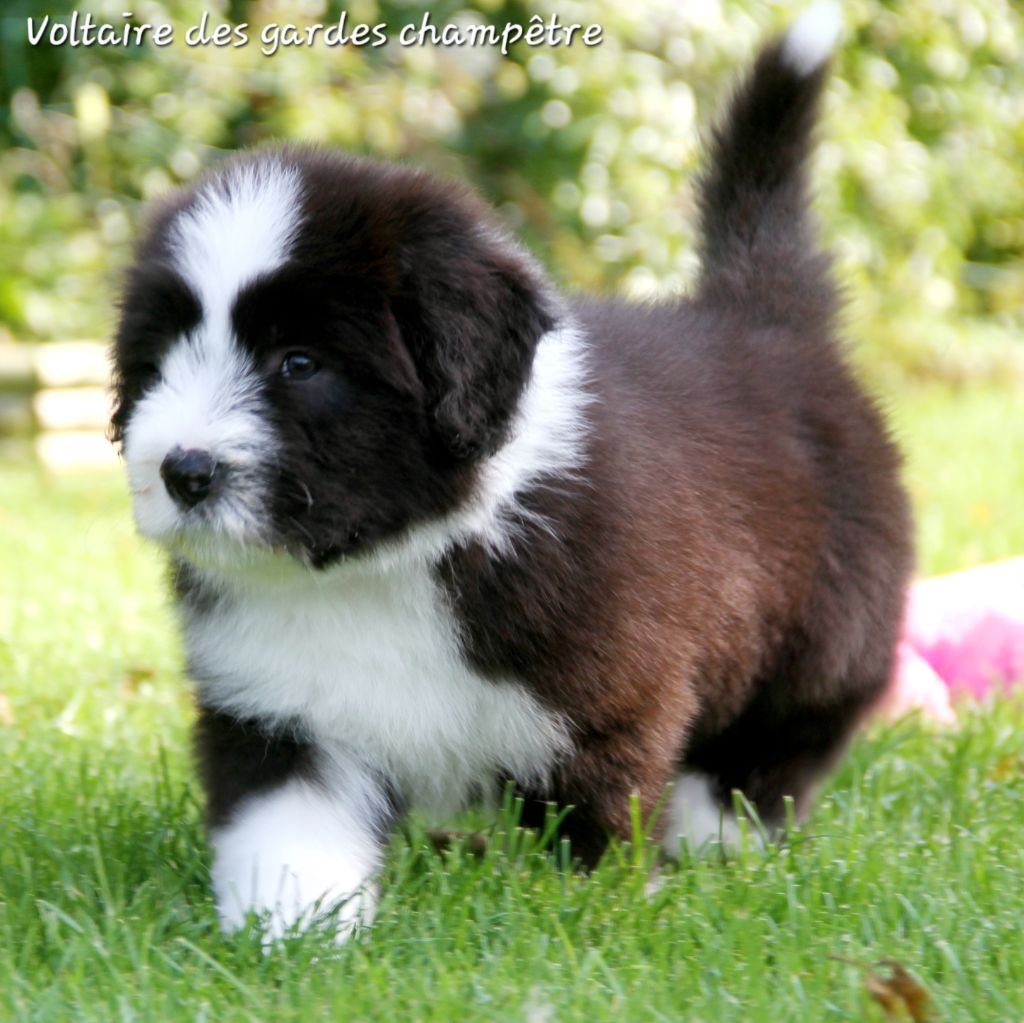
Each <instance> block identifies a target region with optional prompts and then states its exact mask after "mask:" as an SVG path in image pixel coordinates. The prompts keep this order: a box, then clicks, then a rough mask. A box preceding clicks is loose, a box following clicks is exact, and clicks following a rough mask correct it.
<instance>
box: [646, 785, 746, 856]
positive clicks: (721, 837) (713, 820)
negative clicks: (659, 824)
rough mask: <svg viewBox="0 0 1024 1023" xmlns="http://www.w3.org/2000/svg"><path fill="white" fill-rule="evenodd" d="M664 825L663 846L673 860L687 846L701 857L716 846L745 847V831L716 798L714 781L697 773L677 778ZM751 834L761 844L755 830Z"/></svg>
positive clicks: (670, 795)
mask: <svg viewBox="0 0 1024 1023" xmlns="http://www.w3.org/2000/svg"><path fill="white" fill-rule="evenodd" d="M664 821H665V831H664V837H663V838H662V840H661V845H662V849H663V850H664V852H665V855H666V856H671V857H672V858H673V859H678V857H679V851H680V848H681V847H682V846H683V845H685V846H686V847H687V848H688V849H689V850H690V851H691V852H694V853H698V854H700V853H705V852H707V851H708V850H709V849H711V848H712V847H714V846H719V847H722V848H725V849H738V848H740V846H741V845H742V844H743V830H742V829H741V828H740V825H739V822H738V821H737V820H736V815H735V814H734V813H733V812H732V810H731V809H728V808H727V807H724V806H722V804H721V803H720V802H719V801H718V800H717V799H716V798H715V797H714V795H713V794H712V791H711V781H710V779H709V778H708V777H707V776H706V775H703V774H698V773H696V772H693V771H683V772H682V774H680V775H679V777H678V778H676V781H675V784H674V785H673V786H672V791H671V792H670V793H669V796H668V800H667V803H666V806H665V810H664ZM749 834H750V835H751V836H752V838H753V839H754V841H755V842H757V843H758V844H761V836H760V833H759V832H758V831H757V830H756V829H755V828H753V827H752V828H751V829H750V832H749Z"/></svg>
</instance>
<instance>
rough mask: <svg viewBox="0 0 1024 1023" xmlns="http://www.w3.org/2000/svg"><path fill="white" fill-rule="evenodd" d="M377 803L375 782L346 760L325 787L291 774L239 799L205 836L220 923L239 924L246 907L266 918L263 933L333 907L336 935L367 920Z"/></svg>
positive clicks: (372, 895) (372, 898)
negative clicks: (227, 819) (211, 856)
mask: <svg viewBox="0 0 1024 1023" xmlns="http://www.w3.org/2000/svg"><path fill="white" fill-rule="evenodd" d="M383 802H384V800H383V796H382V795H381V793H380V790H379V788H378V787H377V786H376V785H374V783H373V782H372V781H371V780H370V779H369V778H367V777H366V776H365V775H363V774H361V773H359V772H358V771H356V770H354V769H352V768H351V767H350V766H349V767H348V768H347V769H345V770H334V771H333V777H332V779H331V787H330V791H329V792H328V790H327V789H325V788H322V787H321V786H319V785H317V784H316V783H314V782H311V781H308V780H305V779H292V780H291V781H289V782H287V783H286V784H285V785H283V786H282V787H281V788H279V789H275V790H273V791H271V792H269V793H266V794H260V795H257V796H253V797H251V798H250V799H249V800H247V801H246V802H244V803H243V804H242V805H241V806H240V807H239V808H238V809H237V810H236V812H235V814H234V816H233V818H232V819H231V821H230V823H228V824H227V825H225V826H224V827H221V828H217V829H215V830H214V832H213V835H212V836H211V837H212V840H213V847H214V861H213V868H212V871H211V873H212V878H213V888H214V892H215V894H216V897H217V912H218V915H219V917H220V921H221V925H222V926H223V927H224V929H225V930H237V929H238V928H240V927H241V926H242V925H243V924H244V923H245V922H246V915H247V914H248V913H250V912H255V913H258V914H261V915H264V916H265V917H266V935H267V937H268V938H269V939H275V938H281V937H284V935H285V934H286V933H287V932H288V931H289V930H290V929H291V928H292V927H295V926H296V925H298V926H300V927H302V926H308V925H309V924H310V923H312V922H313V920H314V919H315V917H316V916H317V915H318V914H322V913H325V912H328V911H332V910H336V914H335V917H334V922H335V924H336V926H337V932H336V933H337V937H338V939H339V940H343V939H344V938H346V937H348V935H349V934H351V932H352V930H353V929H354V928H355V927H357V926H359V925H364V924H369V923H371V922H372V920H373V914H374V909H375V905H376V892H375V886H374V881H373V875H374V872H375V871H376V869H377V867H378V866H379V864H380V859H381V850H380V842H379V840H378V838H377V837H376V835H375V834H374V832H373V828H372V823H373V821H374V820H375V819H379V816H380V814H381V813H382V812H384V806H383Z"/></svg>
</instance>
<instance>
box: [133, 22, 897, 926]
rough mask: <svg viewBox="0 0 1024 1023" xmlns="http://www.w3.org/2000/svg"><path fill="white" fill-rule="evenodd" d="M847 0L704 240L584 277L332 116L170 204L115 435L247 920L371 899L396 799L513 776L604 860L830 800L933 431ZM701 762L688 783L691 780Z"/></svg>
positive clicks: (735, 107)
mask: <svg viewBox="0 0 1024 1023" xmlns="http://www.w3.org/2000/svg"><path fill="white" fill-rule="evenodd" d="M837 31H838V20H837V18H836V17H835V15H834V13H832V12H831V10H830V9H828V8H824V9H812V11H811V12H810V13H809V14H807V15H805V16H804V18H803V19H801V20H800V21H798V22H797V24H796V25H795V26H794V27H793V29H792V30H791V31H790V32H789V33H788V35H786V36H785V37H784V38H782V39H780V40H778V41H776V42H775V43H773V44H771V45H769V46H768V47H767V48H766V49H765V50H764V51H763V52H762V53H761V55H760V57H759V58H758V59H757V61H756V64H755V65H754V68H753V70H752V72H751V73H750V74H749V76H748V77H747V79H746V81H745V83H743V84H742V86H741V87H740V88H739V90H738V92H737V93H736V94H735V96H734V98H733V99H732V102H731V105H730V106H729V108H728V112H727V116H726V117H725V119H724V121H723V123H722V125H721V127H720V129H719V131H718V132H717V133H716V134H715V136H714V139H713V142H712V145H711V153H710V160H709V167H708V170H707V172H706V174H705V176H704V178H703V181H702V191H701V230H702V235H701V237H702V243H701V255H702V271H701V275H700V279H699V281H698V283H697V285H696V288H695V291H694V293H693V295H692V297H690V298H688V299H674V300H670V301H666V302H664V303H662V304H660V305H655V306H636V305H628V304H625V303H621V302H617V301H614V300H606V299H596V298H593V299H591V298H578V297H571V298H566V297H563V296H560V295H559V294H558V293H556V291H555V289H554V288H553V287H552V285H551V284H550V283H549V281H548V280H547V279H546V278H545V276H544V275H543V273H542V272H541V271H540V270H539V269H538V267H537V266H536V265H535V264H534V263H533V262H532V261H531V260H530V259H529V258H528V257H527V256H525V255H524V253H523V252H522V251H521V250H520V249H518V248H517V247H516V246H515V245H514V244H513V243H512V242H511V241H510V240H509V239H508V238H507V237H506V236H505V234H504V233H503V232H502V230H501V229H500V228H499V227H498V226H496V224H495V222H494V219H493V217H492V216H491V214H490V213H489V212H488V211H487V209H486V208H485V207H484V206H483V205H482V204H481V203H480V202H479V201H478V200H477V199H475V198H474V197H473V196H471V195H470V194H468V193H467V192H466V190H465V189H463V188H462V187H460V186H457V185H454V184H451V183H447V182H441V181H437V180H435V179H433V178H431V177H428V176H426V175H424V174H422V173H419V172H417V171H413V170H410V169H407V168H404V167H397V166H390V165H382V164H378V163H373V162H370V161H366V160H360V159H354V158H351V157H348V156H341V155H336V154H333V153H327V152H321V151H315V150H307V149H301V148H280V149H270V150H261V151H258V152H255V153H249V154H244V155H242V156H240V157H237V158H235V159H232V160H228V161H226V162H225V163H223V164H221V165H220V166H219V167H217V168H216V169H215V170H214V171H213V172H212V173H210V174H208V175H207V176H206V177H204V178H203V179H201V180H200V181H199V182H198V183H197V184H195V185H194V186H193V187H191V188H189V189H187V190H185V191H183V192H181V193H180V194H177V195H176V196H174V197H173V198H172V199H171V200H170V201H169V202H167V203H165V204H164V205H163V206H162V207H161V208H159V209H157V210H156V211H155V213H154V215H153V217H152V220H151V223H150V225H149V228H148V231H147V233H146V235H145V237H144V239H143V240H142V242H141V244H140V246H139V250H138V259H137V262H136V264H135V265H134V267H133V268H132V269H131V271H130V274H129V276H128V280H127V286H126V293H125V296H124V301H123V312H122V318H121V324H120V329H119V332H118V335H117V340H116V346H115V352H114V357H115V371H116V411H115V415H114V419H113V433H114V436H115V439H116V440H117V441H119V442H120V443H121V444H122V446H123V455H124V460H125V463H126V465H127V471H128V477H129V480H130V485H131V490H132V493H133V496H134V507H135V516H136V519H137V522H138V526H139V529H140V531H141V532H142V533H143V534H144V535H145V536H147V537H151V538H153V539H155V540H156V541H158V542H159V543H161V544H162V545H164V546H165V547H166V548H167V550H168V551H169V553H170V558H171V563H172V565H173V570H174V580H175V591H176V596H177V606H178V609H179V612H180V618H181V624H182V627H183V631H184V638H185V645H186V649H187V655H188V664H189V669H190V672H191V674H192V676H193V677H194V678H195V680H196V681H197V683H198V695H199V722H198V729H197V745H198V752H199V761H200V766H201V772H202V776H203V779H204V781H205V785H206V789H207V792H208V797H209V824H210V829H211V836H212V842H213V847H214V863H213V884H214V888H215V891H216V898H217V904H218V909H219V913H220V916H221V919H222V921H223V924H224V925H225V927H227V928H234V927H238V926H240V925H241V924H243V923H244V921H245V919H246V915H247V913H248V912H249V911H251V910H255V911H258V912H262V913H267V914H269V924H270V929H271V931H270V933H272V934H282V933H284V932H285V931H286V930H287V929H288V928H290V927H291V926H293V925H295V924H297V923H298V924H303V925H304V924H307V923H308V922H309V921H311V920H312V919H314V918H315V915H316V914H317V913H318V912H322V911H326V910H331V911H332V912H333V913H334V919H335V920H336V921H337V926H338V928H339V933H340V934H341V935H344V934H345V933H347V932H348V930H350V929H351V927H352V926H353V925H354V924H355V923H356V922H358V921H361V920H362V921H366V920H369V919H370V917H371V915H372V911H373V901H374V891H375V887H374V876H375V872H376V871H377V869H378V867H379V866H380V863H381V856H382V849H383V847H384V843H385V840H386V838H387V835H388V832H389V829H390V828H391V827H392V825H393V823H394V822H395V819H396V817H397V816H398V815H400V814H401V813H403V812H404V811H405V810H406V809H407V808H409V807H419V808H425V809H427V810H428V811H430V812H448V811H451V810H454V809H456V808H458V807H460V806H463V805H465V804H467V803H468V802H471V801H473V800H478V799H483V798H487V797H488V796H491V795H493V794H494V793H496V792H498V791H500V789H501V787H502V786H503V785H504V784H505V783H506V782H507V781H508V780H512V781H513V782H514V783H515V785H516V786H517V787H518V791H519V792H520V793H521V795H522V796H523V798H524V800H525V804H524V805H525V820H526V823H528V824H529V823H532V822H535V821H539V820H540V819H542V817H543V813H544V808H545V805H546V804H547V803H548V802H549V801H552V802H555V803H557V804H561V805H567V806H568V805H571V806H572V807H573V809H572V811H571V812H570V813H569V814H568V815H567V817H566V819H565V823H564V826H563V835H566V836H567V837H568V838H569V839H570V840H571V843H572V851H573V853H574V854H575V855H576V856H577V857H579V858H580V859H581V860H582V861H583V862H584V863H585V864H593V863H595V862H596V861H597V860H598V859H599V857H600V856H601V853H602V851H603V849H604V848H605V845H606V843H607V841H608V839H609V836H619V837H622V836H628V834H629V831H630V807H629V803H630V797H631V796H632V795H633V794H637V795H638V796H639V800H640V804H641V806H642V808H643V810H644V812H646V813H648V814H650V813H652V812H653V811H654V810H655V808H656V807H657V806H658V804H659V802H660V801H661V800H662V798H663V796H664V795H665V792H666V788H667V787H668V786H670V785H672V790H671V795H670V796H669V797H668V799H667V801H666V804H665V808H664V810H663V812H662V813H661V814H660V818H659V820H658V823H657V828H658V835H659V837H660V838H661V840H662V841H663V842H664V844H665V847H666V849H667V850H668V851H669V852H672V851H678V849H679V845H680V842H681V841H687V842H689V843H691V844H693V845H694V846H700V845H701V844H702V843H705V842H707V841H709V840H717V839H720V838H726V839H727V838H728V837H729V836H730V834H732V833H734V832H735V829H736V822H735V820H734V819H733V817H732V811H731V793H732V792H733V791H734V790H739V791H741V792H742V793H743V794H744V795H745V796H746V798H747V799H748V800H749V801H750V803H751V804H752V805H753V806H754V807H755V808H756V810H757V812H758V814H759V815H760V817H761V819H762V820H763V821H764V822H765V823H766V824H767V825H768V826H769V827H770V828H775V827H778V826H780V825H781V824H783V822H784V808H783V806H784V804H783V801H784V797H786V796H787V795H788V796H792V797H793V799H794V800H795V802H796V808H797V812H798V813H803V812H804V811H805V809H806V806H807V802H808V797H809V794H810V792H811V789H812V786H813V785H814V783H815V782H816V781H817V780H818V779H819V778H820V776H821V775H822V773H823V772H824V771H825V770H826V769H827V768H828V767H829V766H830V765H831V764H832V763H833V762H834V760H835V758H836V757H837V755H838V754H839V753H840V752H841V750H842V748H843V746H844V744H845V743H846V742H847V740H848V738H849V737H850V735H851V732H852V731H853V729H854V728H855V727H856V725H857V723H858V721H859V719H860V718H861V717H862V715H863V713H864V711H865V710H866V709H867V708H868V707H869V706H870V705H871V704H872V703H873V701H874V700H875V699H876V697H877V696H878V695H879V693H880V692H881V691H882V688H883V686H884V685H885V683H886V680H887V679H888V677H889V673H890V666H891V663H892V655H893V646H894V641H895V636H896V631H897V627H898V623H899V618H900V611H901V603H902V595H903V588H904V582H905V580H906V577H907V574H908V570H909V566H910V561H911V552H910V541H909V534H910V527H909V519H908V512H907V504H906V500H905V497H904V493H903V490H902V489H901V487H900V483H899V478H898V477H899V472H898V470H899V459H898V457H897V454H896V451H895V450H894V448H893V445H892V444H891V443H890V441H889V439H888V437H887V434H886V431H885V428H884V426H883V423H882V421H881V419H880V416H879V414H878V412H877V411H876V409H875V407H874V406H873V405H872V403H871V401H870V400H869V399H868V398H867V397H865V395H864V393H863V392H862V391H861V389H860V388H859V387H858V386H857V384H856V383H855V382H854V381H853V379H852V378H851V375H850V372H849V370H848V369H847V367H846V365H845V363H844V361H843V358H842V355H841V352H840V349H839V346H838V344H837V342H836V340H835V338H834V337H833V332H834V321H835V316H836V309H837V300H836V292H835V289H834V287H833V284H832V282H831V279H830V274H829V264H828V260H827V258H826V257H825V255H823V253H822V251H821V249H820V248H819V246H818V243H817V241H816V238H815V233H814V230H813V224H812V222H811V216H810V214H809V211H808V202H807V187H806V180H805V179H806V166H805V165H806V161H807V156H808V153H809V148H810V135H811V132H812V129H813V124H814V120H815V111H816V107H817V104H818V99H819V95H820V93H821V91H822V86H823V83H824V81H825V77H826V63H827V56H828V52H829V50H830V48H831V45H832V43H833V41H834V39H835V36H836V34H837ZM673 783H674V784H673Z"/></svg>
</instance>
